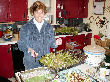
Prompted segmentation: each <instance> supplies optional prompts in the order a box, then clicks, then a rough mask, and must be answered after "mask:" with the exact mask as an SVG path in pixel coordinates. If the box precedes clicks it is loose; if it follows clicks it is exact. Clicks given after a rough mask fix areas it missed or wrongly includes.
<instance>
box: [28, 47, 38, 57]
mask: <svg viewBox="0 0 110 82" xmlns="http://www.w3.org/2000/svg"><path fill="white" fill-rule="evenodd" d="M28 52H31V56H32V57H37V56H38V53H36V52H35V51H34V50H33V49H32V48H28Z"/></svg>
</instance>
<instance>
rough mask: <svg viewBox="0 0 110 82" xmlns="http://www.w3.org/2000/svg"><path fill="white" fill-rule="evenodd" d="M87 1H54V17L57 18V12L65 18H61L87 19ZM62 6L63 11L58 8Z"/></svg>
mask: <svg viewBox="0 0 110 82" xmlns="http://www.w3.org/2000/svg"><path fill="white" fill-rule="evenodd" d="M88 1H89V0H56V17H57V18H61V17H59V12H61V14H64V12H63V11H65V12H66V15H65V16H62V18H87V17H88ZM58 5H60V7H61V6H62V5H63V9H60V8H58Z"/></svg>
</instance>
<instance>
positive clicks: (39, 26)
mask: <svg viewBox="0 0 110 82" xmlns="http://www.w3.org/2000/svg"><path fill="white" fill-rule="evenodd" d="M33 22H34V24H35V25H36V27H37V28H38V30H39V32H40V30H41V28H42V25H43V24H44V20H42V22H41V23H39V22H37V21H36V20H35V18H34V19H33Z"/></svg>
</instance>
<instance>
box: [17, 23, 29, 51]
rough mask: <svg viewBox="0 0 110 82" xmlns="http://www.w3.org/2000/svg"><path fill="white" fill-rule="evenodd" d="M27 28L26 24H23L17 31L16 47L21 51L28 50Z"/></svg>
mask: <svg viewBox="0 0 110 82" xmlns="http://www.w3.org/2000/svg"><path fill="white" fill-rule="evenodd" d="M27 41H28V30H27V27H26V25H24V26H23V27H22V28H21V29H20V31H19V40H18V42H17V43H18V48H19V49H20V50H21V51H23V52H27V51H28V42H27Z"/></svg>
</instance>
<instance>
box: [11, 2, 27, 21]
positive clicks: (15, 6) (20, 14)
mask: <svg viewBox="0 0 110 82" xmlns="http://www.w3.org/2000/svg"><path fill="white" fill-rule="evenodd" d="M27 7H28V4H27V0H10V14H11V15H10V20H11V21H27V15H28V8H27Z"/></svg>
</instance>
